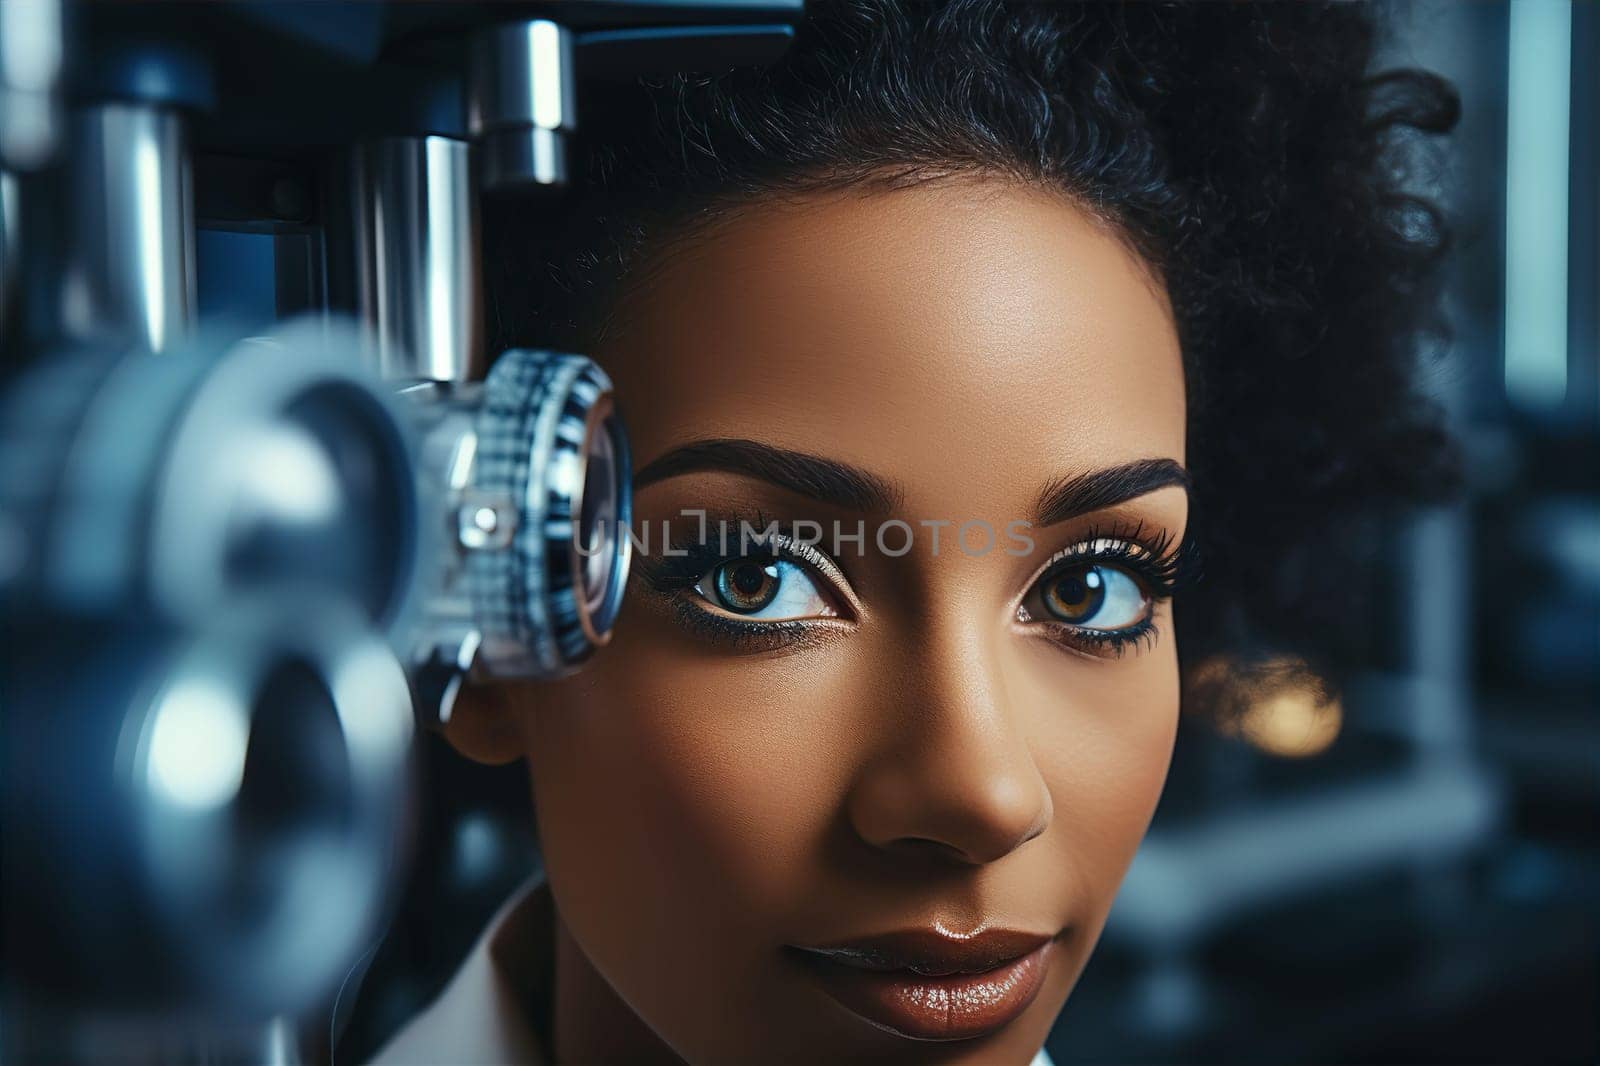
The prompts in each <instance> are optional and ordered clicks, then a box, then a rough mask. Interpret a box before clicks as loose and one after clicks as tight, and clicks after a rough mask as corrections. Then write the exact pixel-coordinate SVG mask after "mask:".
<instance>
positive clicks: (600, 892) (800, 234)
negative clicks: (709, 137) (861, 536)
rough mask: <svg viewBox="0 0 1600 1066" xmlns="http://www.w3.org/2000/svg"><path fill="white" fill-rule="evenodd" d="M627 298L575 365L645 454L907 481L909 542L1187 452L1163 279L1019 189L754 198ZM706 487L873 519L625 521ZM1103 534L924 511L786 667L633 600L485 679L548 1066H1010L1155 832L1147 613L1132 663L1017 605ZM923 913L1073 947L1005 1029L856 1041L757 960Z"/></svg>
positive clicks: (873, 1034)
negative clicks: (523, 806)
mask: <svg viewBox="0 0 1600 1066" xmlns="http://www.w3.org/2000/svg"><path fill="white" fill-rule="evenodd" d="M622 312H623V316H622V319H621V323H620V325H621V328H620V329H619V330H618V331H617V332H615V333H613V334H612V335H611V337H610V339H609V340H608V341H607V343H606V344H605V345H604V346H603V348H602V350H601V351H599V352H597V353H595V355H596V358H597V361H599V362H600V363H601V365H602V366H604V367H605V368H606V370H607V371H608V372H609V373H610V374H611V375H612V376H613V378H614V380H615V382H616V386H617V394H618V397H619V400H620V403H621V404H622V405H623V409H624V411H625V413H626V417H627V419H628V422H629V427H630V432H631V434H632V439H633V442H634V449H635V457H636V468H637V467H640V466H643V465H644V464H646V463H648V462H649V461H651V460H652V459H654V458H656V457H657V456H659V455H661V454H663V453H664V452H666V451H668V450H669V449H672V448H675V447H677V446H680V445H683V444H686V443H688V442H691V441H696V440H703V439H706V438H717V437H729V438H744V439H752V440H758V441H762V442H766V443H770V444H773V445H777V446H780V447H784V448H790V449H794V450H797V451H801V452H805V453H808V454H812V455H822V456H826V457H828V458H832V459H837V460H842V461H844V462H848V463H850V464H853V465H855V466H857V467H860V468H862V469H864V470H867V471H870V472H872V473H874V474H876V475H878V476H879V477H882V478H885V479H890V480H892V481H894V482H897V483H898V484H899V485H900V486H901V488H902V490H903V504H902V506H901V507H900V508H899V510H898V511H897V512H896V514H895V515H894V517H899V518H902V519H905V520H906V521H909V522H911V523H912V524H913V525H914V526H915V525H916V523H917V522H918V520H920V519H937V518H948V519H954V520H956V521H958V522H959V521H963V520H966V519H969V518H981V519H984V520H986V521H988V522H989V523H991V524H992V525H993V526H994V527H995V528H996V529H1003V528H1004V526H1005V523H1007V522H1008V521H1011V520H1012V519H1017V518H1024V517H1027V516H1028V515H1029V514H1030V512H1031V510H1032V508H1033V505H1034V503H1035V501H1036V500H1037V498H1038V496H1039V493H1040V490H1041V488H1042V487H1043V486H1045V485H1047V484H1048V483H1050V482H1052V481H1055V480H1057V479H1060V478H1062V477H1066V476H1071V475H1074V474H1078V473H1082V472H1085V471H1090V470H1094V469H1098V468H1102V467H1107V466H1112V465H1116V464H1119V463H1125V462H1129V461H1132V460H1140V459H1151V458H1157V459H1159V458H1171V459H1174V460H1177V461H1178V462H1182V460H1183V457H1184V418H1185V401H1184V383H1183V371H1182V366H1181V362H1180V358H1179V346H1178V341H1177V336H1176V332H1175V329H1174V326H1173V320H1172V314H1171V310H1170V307H1169V304H1168V302H1167V298H1166V296H1165V294H1164V291H1163V290H1162V288H1161V286H1160V285H1159V283H1157V282H1155V281H1153V280H1152V277H1151V275H1150V273H1149V271H1147V270H1146V269H1145V267H1144V266H1143V264H1142V263H1141V261H1140V260H1139V259H1138V258H1137V256H1136V255H1135V254H1134V253H1133V252H1131V251H1130V250H1129V248H1128V246H1127V245H1126V244H1125V243H1124V242H1123V241H1121V240H1120V239H1119V238H1118V236H1117V234H1116V233H1115V232H1114V231H1113V230H1112V229H1111V228H1110V227H1109V226H1107V225H1106V224H1104V223H1102V222H1099V221H1097V220H1095V219H1093V218H1092V217H1091V216H1090V215H1088V214H1087V213H1085V212H1084V211H1083V210H1081V209H1080V208H1078V207H1076V206H1074V204H1073V203H1072V202H1071V201H1070V200H1069V199H1068V198H1067V197H1065V196H1063V195H1060V194H1057V193H1054V192H1051V191H1047V190H1040V189H1034V188H1028V187H1025V186H1022V185H1020V184H1017V183H1014V182H1012V181H1010V180H1008V179H1004V178H999V177H977V178H974V177H965V178H951V179H944V180H941V181H939V182H936V183H932V184H926V185H921V186H916V187H913V188H909V189H900V190H897V191H883V190H873V191H865V190H861V189H852V190H846V191H844V192H831V193H816V194H807V195H805V196H803V197H800V198H798V199H795V200H793V201H786V202H784V203H781V204H780V203H776V202H774V203H767V204H762V205H760V206H759V208H757V209H747V210H745V211H743V212H741V213H740V214H739V215H737V216H736V217H734V218H732V219H731V220H728V221H725V222H723V223H721V224H719V225H717V226H715V227H713V228H712V229H710V230H709V231H707V232H704V233H701V234H698V235H696V236H694V237H692V238H690V239H688V240H686V241H684V242H681V243H680V244H679V245H678V246H677V247H676V248H675V249H674V251H673V253H672V255H671V257H670V258H669V259H667V260H666V261H665V263H664V264H663V265H662V267H661V269H659V270H658V271H656V272H654V274H653V276H652V277H651V279H650V281H649V284H648V285H646V286H644V287H643V289H642V290H641V291H639V292H637V293H634V294H632V295H631V296H629V297H628V298H627V302H626V305H625V306H624V307H623V308H622ZM718 504H736V505H738V506H739V507H740V508H741V509H745V510H753V509H756V508H760V509H761V510H762V511H763V512H764V513H765V514H766V515H767V516H769V517H777V518H781V519H786V520H793V519H799V518H807V519H815V520H819V521H822V522H823V523H824V524H825V525H826V524H828V523H830V522H831V521H832V520H833V519H834V518H838V519H840V520H841V521H845V522H846V525H847V528H849V529H853V528H854V525H855V520H856V519H858V518H861V517H865V518H866V519H867V522H868V529H869V531H870V530H871V529H872V528H873V527H874V524H875V522H876V521H877V520H878V519H879V518H882V517H889V516H873V515H868V516H861V515H856V514H850V513H846V512H841V511H838V510H837V509H835V508H832V507H829V506H826V505H823V504H819V503H816V502H814V501H811V500H808V499H806V498H804V497H802V496H799V495H796V494H794V493H793V492H790V491H787V490H784V489H780V488H777V487H774V486H772V485H769V484H767V483H765V482H763V481H760V480H757V479H755V478H752V477H749V476H746V475H737V474H731V473H726V472H721V471H715V472H699V473H690V474H685V475H682V476H678V477H674V478H670V479H667V480H664V481H661V482H658V483H656V484H653V485H649V486H647V487H645V488H644V489H642V490H641V491H640V493H639V494H638V496H637V500H636V510H637V514H636V523H637V521H638V520H639V519H646V520H648V521H650V522H651V523H652V525H654V526H658V525H659V522H660V521H661V520H662V519H671V518H674V516H677V515H678V514H679V511H680V509H684V508H702V507H706V506H708V505H712V506H714V505H718ZM1115 510H1116V515H1117V516H1118V517H1121V518H1123V519H1128V520H1133V521H1142V522H1143V523H1144V524H1145V526H1146V528H1148V529H1165V530H1167V531H1169V532H1170V533H1171V534H1173V535H1174V536H1175V537H1181V535H1182V533H1183V530H1184V525H1185V522H1186V520H1187V510H1188V500H1187V496H1186V493H1185V492H1184V490H1183V489H1181V488H1177V487H1168V488H1163V489H1160V490H1157V491H1155V492H1152V493H1150V494H1147V495H1145V496H1143V497H1140V498H1138V499H1136V500H1133V501H1130V502H1128V503H1125V504H1122V505H1120V506H1118V507H1117V508H1116V509H1115ZM1106 520H1107V515H1106V514H1105V513H1104V512H1102V513H1100V514H1098V515H1094V516H1090V517H1086V518H1082V519H1076V520H1072V521H1068V522H1065V523H1063V524H1061V525H1059V526H1052V527H1049V528H1043V529H1040V528H1036V529H1034V530H1033V531H1032V535H1033V537H1034V539H1035V541H1036V544H1035V549H1034V552H1033V553H1032V555H1030V556H1028V557H1025V558H1018V557H1015V556H1010V555H1006V554H1004V553H1003V552H1002V551H999V550H996V551H992V552H990V553H989V554H987V555H984V556H981V557H980V556H976V555H968V554H964V553H962V552H959V551H952V550H950V546H949V541H948V538H949V536H950V534H951V529H950V528H946V529H945V530H944V531H943V535H942V537H941V542H942V543H941V553H940V554H939V555H938V556H937V557H935V556H934V555H933V554H932V553H931V551H930V548H929V543H928V537H927V531H926V530H922V529H919V539H918V541H917V545H916V547H915V549H914V550H913V551H912V552H911V553H910V554H908V555H905V556H903V557H900V558H891V557H888V556H886V555H882V554H880V553H878V552H877V550H876V549H875V548H872V547H871V543H870V540H869V546H868V550H867V552H866V553H865V554H864V555H859V556H858V555H856V554H855V550H854V549H853V548H851V547H850V546H848V545H847V546H846V550H845V552H844V553H843V555H842V556H841V557H839V559H838V562H839V565H840V567H841V568H842V570H843V571H844V573H845V575H846V576H847V577H848V578H849V580H850V582H851V585H852V589H853V593H854V596H855V597H856V598H857V599H858V600H859V604H860V611H859V614H858V616H856V617H854V618H853V619H848V620H846V621H838V620H834V621H832V622H831V623H822V624H820V625H819V629H820V635H819V637H818V638H817V639H816V640H813V641H808V642H806V643H804V644H802V645H800V646H797V647H790V648H786V649H783V650H778V651H761V652H755V653H750V652H741V651H738V650H734V649H730V648H728V647H726V646H723V645H719V644H717V643H715V642H713V641H711V640H709V639H707V638H706V637H704V636H700V635H696V634H694V633H691V632H688V631H686V630H685V629H684V628H683V627H682V626H681V624H680V623H678V622H677V621H675V620H674V616H673V614H672V612H671V611H670V610H668V609H665V608H664V607H662V605H661V604H660V602H659V600H660V597H659V596H658V595H655V594H652V593H650V592H648V591H645V590H642V589H640V588H639V587H638V583H637V582H635V587H634V588H633V589H632V590H630V596H629V602H628V604H627V606H626V607H625V609H624V611H623V614H622V617H621V618H620V620H619V621H618V623H617V626H616V634H615V639H614V640H613V642H612V643H611V644H610V645H609V646H608V647H606V648H605V649H603V650H602V651H601V652H600V653H599V654H598V656H597V657H596V659H595V661H594V662H593V664H592V665H591V666H590V667H588V668H587V669H586V670H585V671H584V672H582V673H581V674H579V675H577V676H576V677H574V678H571V679H568V680H565V681H561V682H556V683H547V684H535V685H525V686H517V687H512V688H498V689H489V688H479V689H476V690H474V691H473V692H472V694H471V698H469V699H466V700H464V701H463V703H462V705H461V707H460V708H459V709H458V711H457V714H456V718H455V721H454V723H453V726H452V729H451V733H450V736H451V739H452V740H453V741H454V742H455V744H456V745H457V747H458V748H460V749H461V750H462V751H464V752H465V753H467V754H469V755H471V756H473V757H476V758H479V759H482V760H485V761H493V762H501V761H506V760H510V759H515V758H526V759H527V760H528V763H529V766H530V770H531V778H532V786H533V793H534V800H535V805H536V810H537V818H538V829H539V834H540V838H541V840H542V844H543V852H544V859H545V863H546V867H547V871H548V876H549V879H550V884H551V888H552V891H553V893H554V898H555V901H556V905H557V909H558V911H559V916H560V918H559V920H560V928H559V929H558V945H559V946H558V959H557V966H556V974H557V978H556V992H555V1006H554V1018H555V1022H554V1025H555V1033H554V1042H555V1047H556V1050H557V1055H558V1057H559V1059H560V1060H562V1061H573V1062H591V1061H649V1060H655V1061H661V1060H670V1059H671V1058H672V1057H673V1053H676V1055H678V1056H681V1057H682V1058H684V1059H687V1060H689V1061H691V1062H697V1063H698V1062H752V1061H763V1062H767V1061H776V1060H779V1059H792V1060H801V1061H809V1062H818V1061H833V1060H841V1059H856V1058H874V1059H903V1060H910V1061H922V1062H951V1063H954V1062H974V1063H976V1062H982V1063H1001V1062H1014V1063H1026V1062H1027V1061H1028V1060H1029V1058H1030V1057H1031V1056H1032V1055H1033V1054H1034V1053H1035V1051H1036V1050H1037V1049H1038V1048H1039V1046H1040V1045H1041V1044H1042V1043H1043V1041H1044V1038H1045V1035H1046V1033H1047V1032H1048V1031H1049V1029H1050V1025H1051V1022H1052V1020H1053V1019H1054V1018H1055V1016H1056V1014H1057V1012H1058V1011H1059V1010H1060V1008H1061V1006H1062V1004H1063V1003H1064V1002H1065V1000H1066V997H1067V994H1068V992H1069V991H1070V989H1071V988H1072V986H1073V984H1074V982H1075V981H1076V979H1077V977H1078V974H1079V972H1080V971H1081V969H1082V967H1083V964H1084V962H1085V961H1086V959H1087V957H1088V955H1089V953H1090V951H1091V949H1092V947H1093V945H1094V943H1095V941H1096V939H1097V938H1098V936H1099V933H1100V930H1101V926H1102V924H1103V922H1104V919H1105V915H1106V912H1107V910H1108V908H1109V907H1110V905H1111V901H1112V897H1113V895H1114V893H1115V891H1116V888H1117V886H1118V884H1119V882H1120V881H1121V879H1122V877H1123V874H1124V872H1125V871H1126V869H1127V866H1128V863H1129V861H1130V860H1131V858H1132V856H1133V853H1134V850H1135V848H1136V847H1137V845H1138V843H1139V841H1140V839H1141V837H1142V836H1143V834H1144V832H1145V829H1146V827H1147V826H1148V823H1149V819H1150V816H1151V813H1152V811H1153V809H1154V807H1155V803H1156V799H1157V796H1158V793H1159V792H1160V789H1161V786H1162V783H1163V781H1164V779H1165V775H1166V771H1167V766H1168V761H1169V758H1170V756H1171V751H1172V743H1173V737H1174V732H1175V728H1176V724H1177V717H1178V670H1177V658H1176V644H1175V640H1174V635H1173V633H1172V631H1171V613H1170V605H1169V604H1161V605H1159V606H1158V607H1157V609H1156V619H1157V623H1158V627H1159V634H1158V636H1157V637H1156V640H1155V642H1154V644H1153V646H1148V647H1136V648H1130V649H1128V650H1127V651H1126V653H1125V654H1124V655H1123V656H1122V657H1121V658H1105V657H1100V658H1097V657H1095V656H1093V655H1088V654H1084V653H1082V652H1079V651H1076V650H1073V649H1070V648H1068V647H1066V646H1064V645H1063V644H1062V643H1060V642H1059V641H1056V640H1053V639H1051V638H1049V637H1044V636H1041V635H1040V634H1039V633H1038V632H1036V631H1032V630H1029V629H1028V628H1026V627H1024V626H1022V625H1020V624H1019V623H1018V622H1017V621H1016V619H1015V608H1016V604H1017V602H1018V600H1019V599H1020V598H1021V597H1022V596H1023V595H1024V593H1025V592H1026V591H1027V590H1028V588H1029V587H1030V583H1031V582H1032V581H1033V580H1034V578H1035V577H1036V575H1037V571H1038V568H1039V567H1040V565H1041V564H1042V563H1043V562H1044V561H1045V560H1046V559H1047V558H1048V557H1049V555H1050V554H1051V553H1053V552H1055V551H1058V550H1060V549H1062V548H1065V547H1067V546H1069V545H1072V544H1074V543H1077V542H1079V541H1081V540H1083V539H1084V536H1085V534H1086V532H1087V531H1088V530H1089V528H1090V527H1091V526H1094V525H1096V524H1099V523H1103V522H1105V521H1106ZM680 525H683V526H685V527H687V528H691V529H692V528H693V526H692V521H691V520H687V519H683V518H681V517H680V518H678V520H677V522H675V523H674V529H675V530H676V529H678V528H679V526H680ZM825 546H826V545H825ZM653 550H656V551H659V545H658V544H657V545H655V546H654V547H653ZM636 572H637V568H636ZM685 595H690V596H693V595H694V594H693V593H692V592H691V593H686V594H685ZM930 842H932V843H930ZM939 920H942V921H943V922H944V923H945V924H946V925H947V926H949V927H952V928H955V929H971V928H973V927H975V926H977V925H978V924H979V923H983V922H987V923H989V924H991V925H997V926H1002V927H1009V928H1013V929H1022V930H1029V931H1036V932H1045V933H1054V932H1056V931H1058V930H1061V929H1066V930H1067V931H1066V933H1065V934H1064V936H1063V938H1062V940H1061V942H1060V943H1059V944H1058V946H1057V954H1056V957H1055V961H1054V964H1053V965H1052V968H1051V971H1050V973H1049V976H1048V978H1047V981H1046V983H1045V985H1044V988H1043V991H1042V992H1041V993H1040V995H1039V996H1038V998H1037V999H1036V1000H1035V1001H1034V1002H1033V1004H1032V1005H1031V1006H1030V1007H1029V1008H1028V1009H1027V1011H1026V1012H1025V1013H1023V1015H1022V1016H1021V1017H1020V1018H1019V1019H1017V1020H1016V1021H1015V1022H1013V1023H1012V1024H1011V1025H1010V1026H1008V1027H1007V1028H1006V1029H1004V1030H1002V1031H1001V1032H999V1033H997V1034H995V1035H993V1036H989V1037H984V1038H981V1039H978V1040H972V1041H960V1042H950V1043H928V1042H914V1041H910V1040H907V1039H904V1038H902V1037H898V1036H894V1035H891V1034H888V1033H886V1032H883V1031H880V1030H878V1029H876V1028H874V1027H872V1026H871V1025H869V1024H867V1023H866V1022H864V1021H862V1020H861V1019H859V1018H857V1017H856V1016H854V1015H852V1014H850V1013H848V1012H846V1011H845V1010H844V1009H843V1008H841V1007H840V1006H838V1005H837V1004H836V1003H835V1002H834V1001H833V1000H832V999H830V998H828V997H827V996H825V995H824V994H823V993H822V992H821V991H819V990H818V988H817V987H816V986H815V985H814V984H813V983H811V982H810V981H809V980H808V979H807V978H805V977H804V976H801V975H800V973H799V972H798V970H797V969H796V967H794V966H793V964H792V963H791V962H790V961H789V960H788V959H787V958H786V957H785V956H784V953H783V951H782V948H783V946H784V945H786V944H813V945H815V944H823V943H829V942H836V941H839V940H842V939H847V938H853V937H859V936H863V935H867V934H873V933H881V932H885V931H888V930H896V929H903V928H909V927H916V926H921V927H927V926H930V925H931V924H933V923H934V922H935V921H939ZM641 1020H642V1024H641ZM669 1048H670V1050H669Z"/></svg>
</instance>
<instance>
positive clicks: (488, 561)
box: [468, 349, 633, 677]
mask: <svg viewBox="0 0 1600 1066" xmlns="http://www.w3.org/2000/svg"><path fill="white" fill-rule="evenodd" d="M476 430H477V441H478V457H477V470H476V475H475V478H474V485H473V489H474V494H475V497H476V498H477V499H479V500H482V501H487V502H488V504H489V506H490V508H491V509H492V510H493V511H495V512H497V513H498V514H500V515H503V516H505V519H506V520H507V521H509V522H510V524H511V525H512V526H513V531H512V533H511V535H510V536H509V537H507V538H505V539H504V541H503V542H501V543H498V544H496V545H492V546H489V547H487V548H483V549H479V550H476V551H474V552H472V554H471V557H470V558H469V561H468V567H469V573H470V574H471V582H470V584H471V586H472V588H473V594H474V609H475V613H476V615H477V618H478V621H479V624H480V627H481V629H482V632H483V645H482V648H481V649H480V652H479V660H478V661H479V663H480V665H481V666H482V668H483V669H484V670H485V671H486V672H487V673H489V674H491V675H494V676H501V677H509V676H518V677H553V676H559V675H561V674H564V673H567V672H569V671H571V670H573V669H575V668H576V667H577V666H578V665H579V664H580V663H582V662H583V660H585V659H586V658H588V656H589V655H590V654H592V653H593V652H594V649H595V648H597V647H599V646H600V645H602V644H604V643H605V642H606V641H607V640H609V639H610V635H611V626H612V623H613V622H614V621H615V619H616V614H617V609H618V607H619V606H620V605H621V600H622V592H623V588H624V586H625V585H626V584H627V574H628V562H629V548H630V541H629V538H628V532H627V527H628V523H629V521H630V520H631V518H632V488H631V484H630V482H631V479H632V476H633V475H632V470H631V467H630V461H629V456H628V442H627V436H626V434H625V433H624V431H623V428H622V423H621V421H620V419H618V418H617V416H616V413H615V410H614V408H613V405H612V398H611V380H610V379H609V378H608V377H606V375H605V372H604V371H602V370H601V369H600V368H599V367H598V366H596V365H595V364H594V363H593V362H591V361H590V360H589V359H587V358H585V357H584V356H581V355H569V354H561V353H555V352H542V351H530V350H523V349H517V350H513V351H509V352H506V353H505V354H504V355H502V356H501V357H500V358H499V360H497V361H496V363H495V365H494V368H493V369H492V370H491V371H490V372H489V376H488V378H487V380H486V381H485V382H484V396H483V406H482V408H481V410H480V411H479V413H478V418H477V426H476ZM496 521H497V522H498V521H499V519H498V518H497V519H496Z"/></svg>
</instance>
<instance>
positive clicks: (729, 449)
mask: <svg viewBox="0 0 1600 1066" xmlns="http://www.w3.org/2000/svg"><path fill="white" fill-rule="evenodd" d="M697 470H728V471H732V472H733V473H736V474H749V475H750V476H751V477H758V478H761V479H762V480H763V481H770V482H772V483H773V484H774V485H778V486H780V487H782V488H786V489H789V490H790V491H791V492H798V493H799V494H800V495H802V496H809V497H811V498H812V499H814V500H822V501H823V502H825V503H831V504H835V505H837V506H839V507H844V508H848V509H850V510H853V511H862V512H865V513H872V512H878V511H892V510H894V509H895V508H896V507H898V506H899V505H900V500H901V497H902V493H901V491H900V489H899V487H898V486H896V485H895V484H894V483H893V482H891V481H885V480H884V479H883V478H880V477H878V476H877V475H875V474H869V473H867V472H866V471H865V470H862V469H860V468H859V467H854V466H851V465H850V464H848V463H842V462H839V461H838V460H836V459H824V458H822V457H820V456H816V455H807V454H805V453H804V452H795V451H789V450H788V449H786V448H777V447H774V446H773V445H770V444H762V443H761V442H760V441H754V440H738V439H731V438H723V439H718V440H700V441H695V442H693V443H692V444H685V445H682V446H681V447H678V448H673V449H672V450H671V451H669V452H666V453H664V454H663V455H661V456H659V457H657V458H656V459H653V460H652V461H651V462H649V463H648V464H646V465H645V466H644V468H643V469H641V470H640V471H639V472H638V473H637V474H635V475H634V478H633V487H634V489H636V490H637V489H642V488H644V487H645V486H646V485H649V484H651V483H652V482H656V481H661V480H663V479H665V478H669V477H677V476H678V475H679V474H688V473H692V472H694V471H697Z"/></svg>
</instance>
